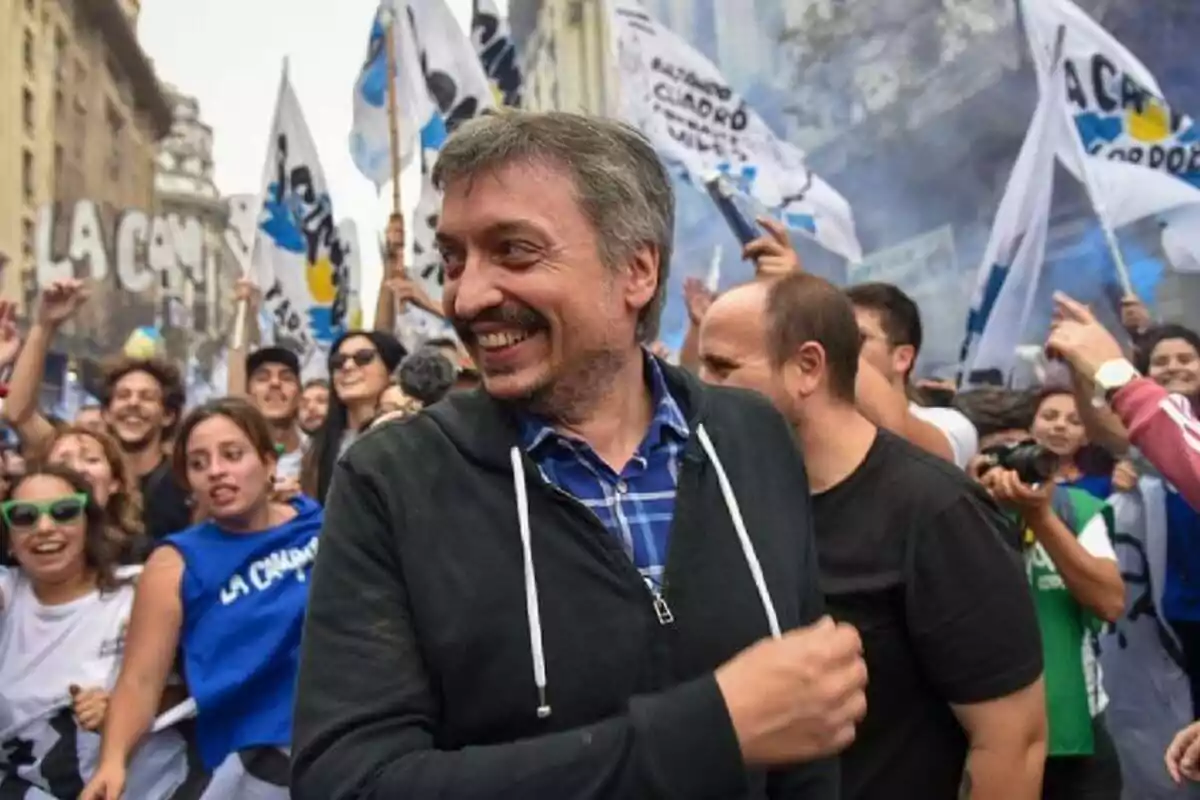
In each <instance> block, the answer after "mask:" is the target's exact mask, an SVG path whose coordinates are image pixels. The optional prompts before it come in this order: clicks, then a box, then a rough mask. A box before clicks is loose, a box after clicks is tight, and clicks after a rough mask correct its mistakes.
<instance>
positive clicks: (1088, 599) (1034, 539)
mask: <svg viewBox="0 0 1200 800" xmlns="http://www.w3.org/2000/svg"><path fill="white" fill-rule="evenodd" d="M1018 424H1019V423H1018ZM1033 425H1034V426H1036V423H1033ZM1017 433H1022V434H1023V435H1022V436H1017V435H1015V434H1017ZM988 439H991V440H992V441H988ZM1017 440H1020V441H1023V442H1028V440H1029V432H1028V429H1026V430H1023V431H1022V430H1020V428H1018V427H1017V425H1013V426H1012V428H1011V429H1009V430H1008V431H1005V432H1002V433H1000V434H993V435H992V436H985V437H983V441H981V444H983V445H984V450H985V451H991V452H992V453H1000V454H1003V453H1004V452H1005V451H1004V450H1003V446H1004V445H1005V444H1006V443H1015V441H1017ZM1029 444H1032V442H1029ZM996 445H1000V446H1001V449H999V450H997V448H996ZM1024 449H1025V450H1026V451H1027V455H1026V457H1025V458H1024V459H1014V460H1013V462H1014V463H1009V462H1008V461H1006V459H1005V458H1004V457H1003V455H1000V456H999V457H993V458H992V461H991V464H992V466H988V465H987V464H981V465H977V468H979V470H980V471H979V481H980V483H982V484H983V486H984V487H985V488H986V489H987V490H988V491H989V492H990V493H991V494H992V496H993V497H994V498H995V499H996V501H997V502H998V503H1000V504H1001V505H1002V506H1003V507H1005V508H1006V509H1008V510H1009V511H1010V512H1012V513H1013V514H1014V516H1016V518H1017V519H1018V521H1019V523H1020V524H1021V525H1022V527H1023V528H1024V533H1025V539H1024V541H1025V547H1024V556H1025V564H1026V570H1027V574H1028V576H1029V585H1030V590H1031V591H1032V592H1033V598H1034V605H1035V608H1036V609H1037V615H1038V625H1039V627H1040V628H1041V633H1042V647H1043V651H1044V653H1045V656H1044V660H1045V670H1046V671H1045V682H1046V711H1047V715H1048V717H1049V721H1050V741H1049V747H1048V750H1047V754H1048V757H1047V761H1046V769H1045V777H1044V780H1043V789H1042V797H1043V798H1060V797H1061V798H1071V800H1100V799H1101V798H1104V799H1105V800H1109V799H1110V798H1111V800H1117V799H1118V798H1119V797H1120V796H1121V769H1120V763H1119V762H1118V760H1117V754H1116V750H1115V749H1114V747H1113V744H1112V740H1111V739H1110V738H1109V736H1108V733H1107V732H1106V731H1105V728H1104V725H1103V722H1102V720H1101V719H1100V713H1101V712H1102V711H1103V710H1104V706H1105V704H1106V703H1107V697H1105V695H1104V691H1103V689H1102V688H1101V686H1100V676H1099V669H1098V665H1097V663H1096V651H1095V644H1094V637H1095V635H1096V633H1098V632H1099V628H1100V626H1101V624H1102V623H1103V622H1105V621H1109V622H1111V621H1113V620H1115V619H1117V617H1119V616H1120V615H1121V612H1122V610H1123V609H1124V605H1125V586H1124V583H1123V581H1122V580H1121V573H1120V570H1119V568H1118V566H1117V557H1116V553H1115V552H1114V550H1113V546H1112V541H1111V539H1110V536H1109V529H1110V519H1109V518H1110V512H1109V510H1108V508H1107V506H1106V505H1105V503H1104V502H1103V501H1101V500H1098V499H1096V498H1095V497H1094V496H1092V495H1091V494H1089V493H1088V492H1087V491H1085V490H1083V489H1080V488H1076V487H1072V486H1066V485H1062V484H1059V483H1057V482H1056V481H1055V480H1054V479H1053V477H1052V476H1051V474H1050V471H1049V470H1048V469H1043V470H1042V472H1041V474H1040V475H1039V474H1036V472H1035V473H1034V474H1031V473H1030V472H1029V471H1028V470H1027V469H1022V468H1023V467H1025V466H1026V465H1025V464H1024V463H1023V462H1029V461H1031V457H1030V456H1028V453H1030V452H1032V451H1031V450H1030V448H1029V447H1028V446H1026V447H1025V448H1024ZM1009 452H1011V451H1009ZM1043 466H1046V465H1045V464H1044V465H1043ZM1009 467H1016V468H1015V469H1014V468H1009ZM1018 469H1021V472H1020V473H1019V472H1018Z"/></svg>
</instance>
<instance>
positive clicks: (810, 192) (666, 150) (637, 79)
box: [611, 0, 862, 264]
mask: <svg viewBox="0 0 1200 800" xmlns="http://www.w3.org/2000/svg"><path fill="white" fill-rule="evenodd" d="M611 9H612V17H611V19H612V28H613V36H614V40H615V41H614V47H615V53H616V75H617V80H618V82H619V85H620V112H619V113H620V115H621V117H622V118H623V119H625V120H626V121H627V122H629V123H630V124H632V125H634V126H636V127H637V128H638V129H640V130H641V131H642V132H643V133H644V134H645V135H646V136H647V137H648V138H649V139H650V141H651V142H652V143H653V144H654V147H655V149H656V150H658V152H659V155H660V156H662V158H663V159H664V160H665V161H667V162H668V163H669V164H671V165H672V166H675V167H678V168H680V169H681V170H682V171H683V173H684V174H685V176H686V177H687V178H688V179H689V180H690V181H691V182H693V183H694V184H695V185H697V186H699V185H701V184H702V183H703V181H704V179H705V178H706V177H707V176H708V175H710V174H712V173H714V172H715V173H721V174H723V175H724V176H725V177H726V178H727V179H728V180H729V182H730V184H732V185H733V186H735V187H736V188H737V190H738V191H739V192H740V193H741V194H743V195H745V196H747V197H749V198H751V199H752V200H753V201H755V202H756V203H757V204H759V205H761V206H762V207H764V208H765V209H766V211H767V212H769V213H771V214H773V215H774V216H776V217H777V218H778V219H779V220H780V221H782V222H784V223H785V224H787V226H788V227H789V228H791V229H793V230H796V231H799V232H801V233H802V234H804V235H806V236H808V237H809V238H811V239H813V240H814V241H816V242H817V243H818V244H820V245H821V246H823V247H824V248H826V249H827V250H829V251H831V252H833V253H837V254H838V255H841V256H844V257H845V258H846V259H847V260H849V261H850V263H852V264H856V263H858V262H859V261H861V260H862V247H861V246H860V245H859V243H858V235H857V233H856V232H855V228H854V216H853V213H852V212H851V209H850V204H849V203H848V202H846V199H845V198H844V197H842V196H841V195H840V194H838V193H837V191H835V190H834V189H833V187H831V186H830V185H829V184H827V183H825V181H823V180H821V178H820V177H818V176H817V175H816V174H815V173H813V171H812V170H810V169H809V168H808V166H807V165H806V164H805V160H804V153H803V151H801V150H800V148H798V147H796V146H795V145H793V144H791V143H790V142H787V141H784V140H783V139H780V138H779V137H777V136H776V135H775V133H774V132H773V131H772V130H771V128H770V127H769V126H768V125H767V123H766V122H765V121H764V120H763V119H762V117H760V116H759V115H758V114H757V113H755V111H754V109H752V108H751V107H750V106H748V105H747V104H746V101H745V99H744V98H742V96H741V95H739V94H738V93H737V92H736V91H734V89H733V88H732V87H731V86H730V85H729V82H728V81H727V80H725V77H724V76H723V75H722V74H721V72H720V70H718V69H717V67H716V66H715V65H714V64H713V63H712V62H711V61H709V60H708V59H707V58H705V57H704V56H703V55H702V54H701V53H699V52H698V51H697V50H695V49H694V48H693V47H692V46H691V45H689V44H688V43H687V42H685V41H684V40H683V39H681V38H679V37H678V36H677V35H675V34H674V33H673V32H672V31H671V30H670V29H668V28H667V27H665V26H664V25H662V24H661V23H660V22H658V21H657V20H656V19H654V17H652V16H651V15H650V14H648V13H647V12H646V10H645V9H644V8H643V7H642V6H641V4H640V3H639V2H637V0H612V3H611Z"/></svg>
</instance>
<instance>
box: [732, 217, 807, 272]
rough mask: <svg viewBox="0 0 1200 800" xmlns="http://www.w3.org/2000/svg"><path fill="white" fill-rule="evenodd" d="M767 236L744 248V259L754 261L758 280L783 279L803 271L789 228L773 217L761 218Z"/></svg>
mask: <svg viewBox="0 0 1200 800" xmlns="http://www.w3.org/2000/svg"><path fill="white" fill-rule="evenodd" d="M757 222H758V224H759V225H760V226H762V228H763V230H765V231H766V233H765V234H763V235H762V236H760V237H758V238H757V239H754V240H753V241H750V242H748V243H747V244H746V246H745V247H743V248H742V258H745V259H749V260H752V261H753V262H754V265H755V276H756V277H758V278H781V277H783V276H785V275H790V274H792V273H793V272H800V271H802V267H801V265H800V255H799V254H798V253H797V252H796V250H795V248H794V247H792V237H791V235H790V234H788V229H787V227H786V226H785V225H784V224H783V223H782V222H780V221H779V220H777V219H774V218H772V217H759V218H758V219H757Z"/></svg>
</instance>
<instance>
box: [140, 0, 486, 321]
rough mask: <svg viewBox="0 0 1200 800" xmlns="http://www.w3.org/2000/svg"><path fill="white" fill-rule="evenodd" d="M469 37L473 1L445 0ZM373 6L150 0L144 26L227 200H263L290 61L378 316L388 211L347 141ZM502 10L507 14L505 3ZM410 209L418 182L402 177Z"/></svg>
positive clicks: (150, 49) (319, 0) (293, 0)
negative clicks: (200, 128) (354, 226)
mask: <svg viewBox="0 0 1200 800" xmlns="http://www.w3.org/2000/svg"><path fill="white" fill-rule="evenodd" d="M445 1H446V3H447V4H448V5H449V6H450V8H451V9H452V10H453V11H454V13H455V15H456V16H457V17H458V19H459V21H460V22H461V23H462V24H463V26H464V30H466V29H467V28H468V26H469V24H470V14H471V0H445ZM376 5H377V0H338V2H336V3H334V2H332V0H203V2H196V0H146V2H144V3H143V4H142V14H141V19H140V22H139V25H138V36H139V38H140V39H141V42H142V47H143V48H145V50H146V52H147V54H148V55H149V56H150V57H151V58H152V59H154V64H155V69H156V70H157V72H158V76H159V78H160V80H163V81H166V82H169V83H172V84H174V85H175V86H177V87H179V89H180V90H181V91H183V92H184V93H185V94H190V95H193V96H194V97H196V98H197V99H198V100H199V101H200V112H201V116H202V118H203V119H204V121H205V122H207V123H208V124H209V125H211V126H212V128H213V136H214V139H215V143H214V156H215V160H216V172H217V185H218V187H220V189H221V191H222V192H223V193H226V194H236V193H240V192H257V191H258V190H259V187H258V186H257V185H256V184H257V183H258V181H259V180H260V178H261V175H262V169H263V160H264V159H265V157H266V147H267V135H268V127H269V126H270V124H271V112H272V111H273V107H274V103H275V95H276V93H277V91H278V89H279V73H280V69H281V66H282V63H283V59H284V57H285V56H288V57H289V58H290V64H289V73H290V76H291V81H292V85H293V86H294V87H295V90H296V94H297V95H298V96H299V98H300V103H301V105H302V106H303V108H304V113H305V116H306V118H307V119H308V124H309V127H310V128H311V129H312V133H313V137H314V138H315V139H316V142H317V148H318V149H319V150H320V156H321V164H322V166H323V167H324V169H325V176H326V178H327V180H328V181H329V189H330V193H331V194H332V196H333V203H334V210H335V213H336V214H337V216H338V217H339V218H344V217H350V218H352V219H354V220H355V222H357V223H358V232H359V237H360V239H361V242H360V245H359V250H360V252H361V253H362V254H363V298H362V299H363V308H364V310H366V316H367V319H369V318H370V314H371V309H373V308H374V302H375V300H374V298H375V290H376V287H377V286H378V282H379V257H378V252H377V250H376V248H375V247H374V246H373V242H374V241H375V237H376V235H377V232H378V231H379V230H381V229H382V227H383V222H384V221H385V217H386V214H387V212H388V211H389V210H390V209H389V207H388V206H389V205H390V202H391V200H390V197H391V192H390V191H388V190H387V189H385V190H384V196H383V197H382V198H379V197H377V196H376V193H375V190H374V188H373V187H372V186H371V184H370V183H369V182H368V181H367V180H366V178H364V177H362V175H361V174H360V173H359V172H358V171H357V170H356V169H355V168H354V165H353V163H352V162H351V161H350V152H349V149H348V146H347V141H348V137H349V133H350V123H351V96H352V92H353V88H354V81H355V79H356V78H357V76H358V71H359V68H360V67H361V66H362V61H363V58H364V56H365V54H366V47H367V35H368V33H369V28H370V24H371V20H372V17H373V14H374V11H375V7H376ZM497 5H498V6H499V7H500V8H501V10H502V11H503V10H505V9H506V8H507V6H508V2H507V0H500V2H498V3H497ZM403 184H404V190H405V191H404V195H405V198H404V199H405V204H406V205H409V203H410V202H415V194H416V192H417V190H418V188H419V175H416V174H411V175H407V176H406V180H405V181H403Z"/></svg>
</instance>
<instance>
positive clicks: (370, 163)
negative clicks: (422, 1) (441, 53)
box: [350, 0, 434, 189]
mask: <svg viewBox="0 0 1200 800" xmlns="http://www.w3.org/2000/svg"><path fill="white" fill-rule="evenodd" d="M389 24H394V25H395V28H394V29H393V32H392V42H393V45H394V48H395V59H394V61H395V69H396V75H395V81H396V110H397V117H398V122H399V133H400V143H399V144H400V164H398V165H397V166H396V171H397V172H399V171H400V170H402V169H404V168H405V167H407V166H408V165H409V164H411V163H412V160H413V158H414V157H416V155H417V154H418V148H417V146H416V139H417V137H416V136H414V135H413V132H414V131H419V130H420V129H421V128H423V127H424V126H425V125H426V124H427V123H428V122H429V120H430V119H431V118H432V117H433V115H434V106H433V103H432V102H431V100H430V97H429V93H428V92H427V91H426V90H425V79H424V76H423V75H422V74H421V65H420V63H419V62H418V61H417V49H416V46H415V44H414V43H413V37H412V26H411V24H410V17H409V14H408V3H407V2H405V0H383V2H382V3H380V5H379V8H378V9H377V10H376V12H375V19H374V21H373V22H372V23H371V34H370V36H369V37H368V40H367V55H366V58H365V60H364V61H363V66H362V71H361V72H360V73H359V76H358V80H357V81H356V82H355V84H354V126H353V128H351V131H350V157H351V158H352V159H353V160H354V165H355V166H356V167H358V170H359V172H361V173H362V174H363V175H365V176H366V177H367V179H368V180H369V181H371V182H372V183H374V184H375V187H376V188H377V189H378V188H380V187H382V186H383V185H384V184H386V183H387V182H388V181H390V180H391V179H392V163H391V157H392V156H391V140H390V138H389V136H390V134H389V133H388V125H389V122H388V105H387V93H388V64H387V49H386V48H387V25H389Z"/></svg>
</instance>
